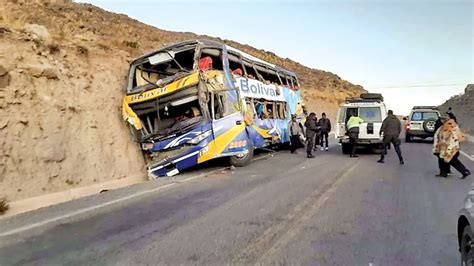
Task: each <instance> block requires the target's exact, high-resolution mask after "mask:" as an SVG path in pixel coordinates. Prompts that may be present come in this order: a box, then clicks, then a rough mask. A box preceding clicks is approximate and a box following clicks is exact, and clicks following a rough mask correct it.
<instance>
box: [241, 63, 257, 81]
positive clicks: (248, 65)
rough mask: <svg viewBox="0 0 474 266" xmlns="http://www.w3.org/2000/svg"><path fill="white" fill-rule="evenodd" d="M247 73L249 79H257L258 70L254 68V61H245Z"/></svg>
mask: <svg viewBox="0 0 474 266" xmlns="http://www.w3.org/2000/svg"><path fill="white" fill-rule="evenodd" d="M244 68H245V75H246V77H247V78H249V79H257V77H258V75H257V71H255V69H254V68H253V65H252V63H250V62H246V61H244Z"/></svg>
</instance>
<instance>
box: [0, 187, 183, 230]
mask: <svg viewBox="0 0 474 266" xmlns="http://www.w3.org/2000/svg"><path fill="white" fill-rule="evenodd" d="M175 185H177V183H170V184H167V185H164V186H161V187H157V188H154V189H149V190H145V191H141V192H138V193H135V194H132V195H128V196H126V197H123V198H119V199H115V200H112V201H108V202H104V203H102V204H99V205H94V206H91V207H88V208H84V209H80V210H77V211H74V212H70V213H67V214H63V215H60V216H57V217H54V218H51V219H47V220H44V221H41V222H37V223H32V224H29V225H25V226H22V227H19V228H16V229H13V230H10V231H7V232H3V233H1V234H0V237H4V236H9V235H13V234H16V233H20V232H23V231H27V230H30V229H33V228H36V227H40V226H43V225H46V224H49V223H52V222H56V221H59V220H62V219H67V218H70V217H73V216H76V215H79V214H83V213H86V212H89V211H93V210H96V209H99V208H102V207H106V206H109V205H112V204H115V203H119V202H122V201H125V200H129V199H133V198H136V197H139V196H142V195H145V194H149V193H153V192H155V191H158V190H162V189H164V188H168V187H172V186H175Z"/></svg>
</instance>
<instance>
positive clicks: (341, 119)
mask: <svg viewBox="0 0 474 266" xmlns="http://www.w3.org/2000/svg"><path fill="white" fill-rule="evenodd" d="M358 113H359V108H357V107H341V108H340V109H339V112H338V114H337V129H336V134H337V137H338V138H342V137H343V136H344V135H345V134H346V125H347V121H348V120H349V118H350V117H351V115H352V114H358Z"/></svg>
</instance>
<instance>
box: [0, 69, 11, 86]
mask: <svg viewBox="0 0 474 266" xmlns="http://www.w3.org/2000/svg"><path fill="white" fill-rule="evenodd" d="M8 85H10V74H8V71H7V70H6V69H5V68H4V67H3V66H1V65H0V89H1V88H5V87H7V86H8Z"/></svg>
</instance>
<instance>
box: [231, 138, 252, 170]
mask: <svg viewBox="0 0 474 266" xmlns="http://www.w3.org/2000/svg"><path fill="white" fill-rule="evenodd" d="M247 149H248V152H247V153H246V154H243V155H234V156H231V157H229V162H230V164H231V165H233V166H235V167H243V166H246V165H247V164H249V163H250V162H251V161H252V158H253V151H254V148H253V145H252V143H250V141H249V140H247Z"/></svg>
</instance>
